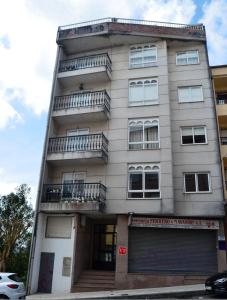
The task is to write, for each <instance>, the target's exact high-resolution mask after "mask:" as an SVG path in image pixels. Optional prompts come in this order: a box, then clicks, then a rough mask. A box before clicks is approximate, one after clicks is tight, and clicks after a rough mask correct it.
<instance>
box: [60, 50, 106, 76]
mask: <svg viewBox="0 0 227 300" xmlns="http://www.w3.org/2000/svg"><path fill="white" fill-rule="evenodd" d="M102 66H104V67H106V68H107V70H109V72H111V60H110V58H109V55H108V54H107V53H104V54H97V55H90V56H83V57H77V58H73V59H67V60H62V61H60V66H59V70H58V71H59V72H68V71H75V70H81V69H86V68H95V67H102Z"/></svg>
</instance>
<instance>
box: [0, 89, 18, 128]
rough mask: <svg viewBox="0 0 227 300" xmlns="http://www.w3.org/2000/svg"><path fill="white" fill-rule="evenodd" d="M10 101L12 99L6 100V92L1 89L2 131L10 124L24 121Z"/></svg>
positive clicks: (0, 120) (0, 121) (0, 118)
mask: <svg viewBox="0 0 227 300" xmlns="http://www.w3.org/2000/svg"><path fill="white" fill-rule="evenodd" d="M9 101H10V97H8V98H7V99H6V96H5V93H4V90H1V89H0V107H1V109H0V129H3V128H5V127H6V126H7V125H8V124H11V123H13V124H14V123H15V122H16V123H17V122H20V121H22V117H21V116H20V114H19V113H18V112H17V111H16V110H15V109H14V108H13V106H12V105H11V104H10V103H9Z"/></svg>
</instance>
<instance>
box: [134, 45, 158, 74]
mask: <svg viewBox="0 0 227 300" xmlns="http://www.w3.org/2000/svg"><path fill="white" fill-rule="evenodd" d="M156 62H157V48H156V47H155V46H154V45H143V46H142V45H141V46H133V47H131V48H130V55H129V66H130V68H140V67H150V66H152V65H154V63H156Z"/></svg>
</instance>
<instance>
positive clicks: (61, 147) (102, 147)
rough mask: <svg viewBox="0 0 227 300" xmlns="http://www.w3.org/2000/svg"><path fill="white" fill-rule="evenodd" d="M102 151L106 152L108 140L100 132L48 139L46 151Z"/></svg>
mask: <svg viewBox="0 0 227 300" xmlns="http://www.w3.org/2000/svg"><path fill="white" fill-rule="evenodd" d="M79 151H103V152H104V153H105V154H107V152H108V140H107V139H106V137H105V136H104V134H102V133H96V134H84V135H76V136H63V137H55V138H50V139H49V144H48V153H61V152H79Z"/></svg>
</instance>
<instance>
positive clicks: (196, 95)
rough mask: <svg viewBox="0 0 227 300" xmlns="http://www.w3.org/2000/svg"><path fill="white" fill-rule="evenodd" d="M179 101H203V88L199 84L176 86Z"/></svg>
mask: <svg viewBox="0 0 227 300" xmlns="http://www.w3.org/2000/svg"><path fill="white" fill-rule="evenodd" d="M178 99H179V102H180V103H181V102H198V101H203V90H202V86H201V85H195V86H184V87H179V88H178Z"/></svg>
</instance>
